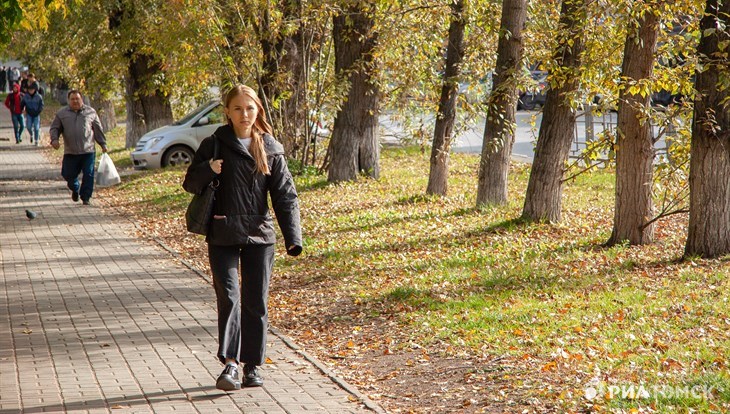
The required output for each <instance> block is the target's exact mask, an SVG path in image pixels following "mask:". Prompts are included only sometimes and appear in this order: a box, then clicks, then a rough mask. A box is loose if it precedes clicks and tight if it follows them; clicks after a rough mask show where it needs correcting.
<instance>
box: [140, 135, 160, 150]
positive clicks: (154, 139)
mask: <svg viewBox="0 0 730 414" xmlns="http://www.w3.org/2000/svg"><path fill="white" fill-rule="evenodd" d="M162 138H163V137H152V138H150V139H148V140H147V143H145V144H144V150H148V149H150V148H152V147H154V146H155V144H157V143H158V142H160V140H162Z"/></svg>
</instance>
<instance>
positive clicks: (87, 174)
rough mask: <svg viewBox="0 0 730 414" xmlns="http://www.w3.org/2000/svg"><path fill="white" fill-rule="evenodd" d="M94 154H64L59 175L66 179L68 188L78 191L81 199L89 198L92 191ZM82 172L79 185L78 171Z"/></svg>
mask: <svg viewBox="0 0 730 414" xmlns="http://www.w3.org/2000/svg"><path fill="white" fill-rule="evenodd" d="M95 159H96V154H95V153H93V152H90V153H88V154H64V155H63V164H62V165H61V175H62V176H63V179H64V180H66V184H67V185H68V188H69V190H71V191H73V192H75V193H79V196H80V197H81V199H82V200H88V199H90V198H91V194H92V193H93V192H94V161H95ZM80 172H83V173H84V175H83V177H82V178H81V185H79V173H80Z"/></svg>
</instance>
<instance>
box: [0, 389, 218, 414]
mask: <svg viewBox="0 0 730 414" xmlns="http://www.w3.org/2000/svg"><path fill="white" fill-rule="evenodd" d="M210 391H217V392H218V394H213V395H211V394H204V395H190V394H191V393H196V392H206V393H207V392H210ZM227 396H228V394H227V393H226V392H224V391H219V390H217V389H216V388H215V387H214V386H209V387H195V388H187V389H182V390H175V391H160V392H149V393H143V394H137V395H130V396H128V397H114V398H105V399H96V400H87V401H76V402H71V403H66V404H50V405H42V406H38V407H26V408H24V409H23V411H22V412H23V413H25V414H29V413H48V412H54V413H55V412H71V411H88V410H95V409H104V408H106V409H124V408H131V407H133V406H137V405H139V406H150V405H152V404H154V403H156V402H167V403H169V402H173V401H186V402H196V401H206V400H214V399H218V398H221V397H227ZM17 413H18V410H15V409H13V410H0V414H17Z"/></svg>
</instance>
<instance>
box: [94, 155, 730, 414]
mask: <svg viewBox="0 0 730 414" xmlns="http://www.w3.org/2000/svg"><path fill="white" fill-rule="evenodd" d="M382 157H383V158H382V160H381V161H382V178H381V179H380V180H378V181H375V180H371V179H365V178H363V179H360V180H358V181H357V182H353V183H345V184H337V185H329V184H327V183H326V177H324V176H321V175H302V176H299V177H297V188H298V192H299V198H300V205H301V210H302V226H303V233H304V240H305V248H304V253H303V254H302V255H301V256H299V257H297V258H290V257H288V256H286V254H285V253H284V249H283V246H282V245H283V243H282V242H281V241H279V243H278V244H277V257H276V260H277V263H276V265H275V268H274V276H273V280H272V286H271V293H270V295H271V296H270V321H271V323H272V325H274V326H275V327H277V328H279V329H280V330H282V331H283V332H284V333H285V334H286V335H288V336H290V337H292V338H294V340H295V341H296V342H297V344H298V345H300V346H301V347H303V348H304V349H306V350H307V352H310V353H312V354H314V355H316V357H317V358H318V359H319V360H320V361H322V362H324V363H325V364H327V365H328V366H329V368H330V369H332V370H333V371H334V372H336V373H337V374H338V375H339V376H341V377H343V378H344V379H345V380H346V381H347V382H349V383H350V384H352V385H354V386H356V387H357V388H358V389H359V390H360V391H361V392H363V393H364V394H366V395H367V396H368V397H369V398H370V399H372V400H374V401H375V402H377V403H378V404H379V405H381V406H382V407H383V408H384V409H386V410H387V411H388V412H394V413H446V412H464V413H480V412H486V413H501V412H510V413H512V412H514V413H544V412H561V413H562V412H597V413H600V412H619V413H623V412H625V413H643V412H647V413H652V412H667V413H669V412H727V411H728V410H730V375H728V349H730V333H729V332H730V312H729V311H728V309H730V307H729V306H728V297H729V296H730V283H729V282H728V273H729V272H730V265H729V264H728V260H727V258H724V259H719V260H698V259H695V260H680V258H681V256H682V252H683V247H684V240H685V238H686V230H685V229H686V226H687V217H686V215H674V216H670V217H668V218H667V219H664V220H660V221H658V222H657V224H656V229H655V238H656V242H655V243H654V244H652V245H648V246H641V247H628V246H616V247H612V248H605V247H602V246H601V245H602V243H603V242H605V241H606V240H607V239H608V236H609V235H610V232H611V226H612V218H613V211H612V208H613V176H612V175H611V172H610V171H608V172H598V173H592V174H586V175H583V176H579V177H578V178H577V179H575V180H573V181H571V182H570V183H568V185H567V186H566V189H565V194H564V200H563V214H562V216H563V221H562V222H561V223H560V224H557V225H546V224H528V223H523V222H521V221H519V220H517V219H516V218H517V217H519V216H520V214H521V207H522V200H523V195H524V192H525V188H526V184H527V178H528V174H529V166H526V165H519V164H517V165H514V166H513V167H512V169H511V171H510V188H509V190H510V191H509V199H510V200H512V201H511V202H510V203H509V204H508V205H505V206H499V207H490V208H482V209H477V208H475V207H474V205H475V197H476V177H477V168H478V157H475V156H472V155H461V154H454V155H453V156H452V158H451V166H450V178H449V195H448V196H446V197H442V198H439V197H429V196H425V195H424V194H425V188H426V184H427V179H428V157H427V156H426V155H424V154H422V153H421V152H419V151H418V150H413V149H386V150H384V152H383V154H382ZM183 175H184V170H180V169H171V170H163V171H151V172H145V173H141V174H134V175H131V176H128V177H125V180H124V181H123V183H122V184H121V185H119V186H117V187H113V188H107V189H101V190H100V191H101V192H102V194H103V198H104V199H105V200H106V202H107V203H108V204H109V205H114V206H116V207H117V208H118V209H119V210H120V211H121V212H122V213H123V214H125V215H127V216H129V217H131V218H132V219H133V220H134V221H136V222H137V223H138V225H139V226H140V227H141V228H142V229H143V230H144V232H145V234H143V236H152V237H155V238H158V239H160V240H162V241H163V242H164V243H165V244H167V245H168V246H170V247H172V248H173V249H174V250H176V251H177V252H179V253H180V255H181V256H182V257H183V258H184V259H185V260H187V261H188V262H190V263H192V264H193V265H194V266H195V267H197V268H198V269H200V270H201V271H202V272H203V273H205V274H209V273H210V271H209V268H208V261H207V255H206V251H207V250H206V248H205V242H204V240H203V237H200V236H195V235H192V234H189V233H186V231H185V224H184V219H183V215H184V210H185V207H186V205H187V203H188V201H189V199H190V196H189V195H188V194H185V193H184V191H183V190H182V188H181V187H180V184H181V182H182V177H183ZM280 239H281V238H280ZM211 295H213V292H212V290H211ZM211 347H213V344H211ZM211 349H212V348H211Z"/></svg>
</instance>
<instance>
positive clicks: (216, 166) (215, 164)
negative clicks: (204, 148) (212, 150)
mask: <svg viewBox="0 0 730 414" xmlns="http://www.w3.org/2000/svg"><path fill="white" fill-rule="evenodd" d="M208 165H210V169H211V170H213V172H214V173H216V174H220V173H221V169H223V160H222V159H220V160H210V161H208Z"/></svg>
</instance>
